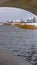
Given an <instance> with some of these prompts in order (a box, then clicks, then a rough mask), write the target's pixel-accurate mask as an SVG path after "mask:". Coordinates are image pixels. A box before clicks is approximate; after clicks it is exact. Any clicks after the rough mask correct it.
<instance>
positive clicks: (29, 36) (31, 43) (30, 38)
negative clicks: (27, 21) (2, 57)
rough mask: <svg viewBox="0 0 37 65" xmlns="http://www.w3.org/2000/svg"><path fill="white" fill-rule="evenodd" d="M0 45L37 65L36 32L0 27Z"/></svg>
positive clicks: (13, 27) (12, 27)
mask: <svg viewBox="0 0 37 65" xmlns="http://www.w3.org/2000/svg"><path fill="white" fill-rule="evenodd" d="M0 45H2V46H3V47H4V48H5V49H8V51H10V53H14V54H15V55H18V56H21V57H25V58H26V59H28V61H30V62H31V63H33V64H35V63H36V65H37V30H28V29H20V28H17V27H15V26H0ZM34 61H35V62H34Z"/></svg>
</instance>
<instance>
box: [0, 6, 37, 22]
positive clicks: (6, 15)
mask: <svg viewBox="0 0 37 65" xmlns="http://www.w3.org/2000/svg"><path fill="white" fill-rule="evenodd" d="M32 17H35V18H36V20H37V16H36V15H34V14H33V13H31V12H29V11H26V10H24V9H20V8H14V7H0V22H3V21H4V22H5V21H8V20H9V21H10V20H12V21H13V20H19V19H22V20H23V21H25V20H27V19H28V18H32Z"/></svg>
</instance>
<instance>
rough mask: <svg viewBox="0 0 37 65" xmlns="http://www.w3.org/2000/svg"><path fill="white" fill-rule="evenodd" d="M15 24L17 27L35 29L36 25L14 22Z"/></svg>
mask: <svg viewBox="0 0 37 65" xmlns="http://www.w3.org/2000/svg"><path fill="white" fill-rule="evenodd" d="M15 26H17V27H19V28H23V29H37V26H34V25H27V24H24V25H21V24H15Z"/></svg>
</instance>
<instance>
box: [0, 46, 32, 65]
mask: <svg viewBox="0 0 37 65" xmlns="http://www.w3.org/2000/svg"><path fill="white" fill-rule="evenodd" d="M0 65H31V64H30V63H29V62H27V61H25V60H24V59H22V58H21V57H18V56H15V55H13V54H12V55H11V54H10V52H8V50H7V49H5V48H4V47H3V46H1V45H0Z"/></svg>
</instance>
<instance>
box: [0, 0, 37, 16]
mask: <svg viewBox="0 0 37 65" xmlns="http://www.w3.org/2000/svg"><path fill="white" fill-rule="evenodd" d="M0 2H1V1H0ZM0 6H1V7H2V6H4V7H5V6H7V7H8V6H9V7H18V8H22V9H25V10H28V11H30V12H33V13H34V14H36V15H37V0H7V1H5V0H2V2H1V3H0Z"/></svg>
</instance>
